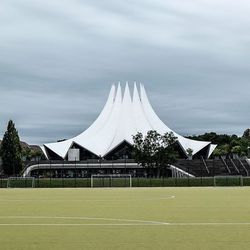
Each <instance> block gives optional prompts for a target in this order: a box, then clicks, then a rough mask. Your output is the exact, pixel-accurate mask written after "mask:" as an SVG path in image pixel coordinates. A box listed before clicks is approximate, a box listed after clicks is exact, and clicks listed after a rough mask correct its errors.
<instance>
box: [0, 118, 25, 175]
mask: <svg viewBox="0 0 250 250" xmlns="http://www.w3.org/2000/svg"><path fill="white" fill-rule="evenodd" d="M21 152H22V148H21V144H20V140H19V135H18V131H17V130H16V128H15V124H14V122H13V121H12V120H10V121H9V122H8V126H7V131H6V132H5V134H4V136H3V140H2V143H1V147H0V154H1V157H2V162H3V163H2V167H3V171H4V174H6V175H15V174H19V173H20V171H21V170H22V159H21Z"/></svg>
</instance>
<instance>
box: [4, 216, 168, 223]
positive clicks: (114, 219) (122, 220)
mask: <svg viewBox="0 0 250 250" xmlns="http://www.w3.org/2000/svg"><path fill="white" fill-rule="evenodd" d="M0 219H56V220H57V219H60V220H101V221H117V222H126V224H127V223H128V222H129V224H134V223H137V224H138V223H140V225H144V224H150V225H162V224H165V222H160V221H148V220H132V219H116V218H102V217H68V216H0ZM105 224H106V223H105ZM1 225H2V224H1ZM81 225H85V224H81ZM91 225H96V224H91ZM108 225H110V224H108ZM115 225H120V224H115Z"/></svg>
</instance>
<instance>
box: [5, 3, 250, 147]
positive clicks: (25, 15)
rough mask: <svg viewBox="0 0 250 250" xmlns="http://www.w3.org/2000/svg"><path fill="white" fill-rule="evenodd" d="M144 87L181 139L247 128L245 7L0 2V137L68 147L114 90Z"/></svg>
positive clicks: (249, 50) (249, 55)
mask: <svg viewBox="0 0 250 250" xmlns="http://www.w3.org/2000/svg"><path fill="white" fill-rule="evenodd" d="M118 81H121V82H122V83H125V81H129V82H131V83H133V82H134V81H137V82H142V83H144V85H145V87H146V90H147V92H148V96H149V99H150V100H151V103H152V106H153V107H154V109H155V111H156V112H157V113H158V115H159V116H160V118H161V119H162V120H163V121H164V122H165V123H166V124H167V125H168V126H169V127H170V128H172V129H173V130H175V131H176V132H179V133H180V134H182V135H192V134H201V133H204V132H209V131H215V132H217V133H227V134H238V135H241V134H242V133H243V131H244V130H245V129H246V128H248V127H250V114H249V113H250V112H249V110H250V99H249V96H250V1H249V0H245V1H244V0H237V1H233V0H189V1H188V0H187V1H186V0H185V1H184V0H175V1H172V0H154V1H152V0H36V1H34V0H1V1H0V137H2V136H3V134H4V132H5V130H6V125H7V122H8V120H9V119H13V120H14V122H15V123H16V127H17V128H18V131H19V135H20V137H21V139H22V140H25V141H27V142H28V143H32V144H41V143H44V142H52V141H56V140H58V139H62V138H70V137H72V136H75V135H77V134H79V133H80V132H82V131H83V130H85V129H86V128H87V127H88V126H89V125H90V124H91V123H92V122H93V121H94V120H95V118H96V117H97V116H98V114H99V112H100V111H101V109H102V107H103V105H104V103H105V102H106V98H107V96H108V93H109V90H110V86H111V84H112V83H113V82H118Z"/></svg>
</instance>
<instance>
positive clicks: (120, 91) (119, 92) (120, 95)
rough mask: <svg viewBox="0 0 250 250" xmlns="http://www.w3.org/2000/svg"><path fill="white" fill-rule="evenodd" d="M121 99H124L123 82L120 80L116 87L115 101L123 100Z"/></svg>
mask: <svg viewBox="0 0 250 250" xmlns="http://www.w3.org/2000/svg"><path fill="white" fill-rule="evenodd" d="M121 101H122V90H121V83H120V82H118V85H117V89H116V95H115V102H121Z"/></svg>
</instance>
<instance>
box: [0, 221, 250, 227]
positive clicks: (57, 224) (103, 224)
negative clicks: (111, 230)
mask: <svg viewBox="0 0 250 250" xmlns="http://www.w3.org/2000/svg"><path fill="white" fill-rule="evenodd" d="M1 226H115V227H120V226H250V222H246V223H244V222H242V223H241V222H235V223H233V222H232V223H220V222H218V223H216V222H214V223H206V222H204V223H165V222H164V223H162V224H152V223H120V224H116V223H96V224H89V223H88V224H79V223H74V224H72V223H0V227H1Z"/></svg>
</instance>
